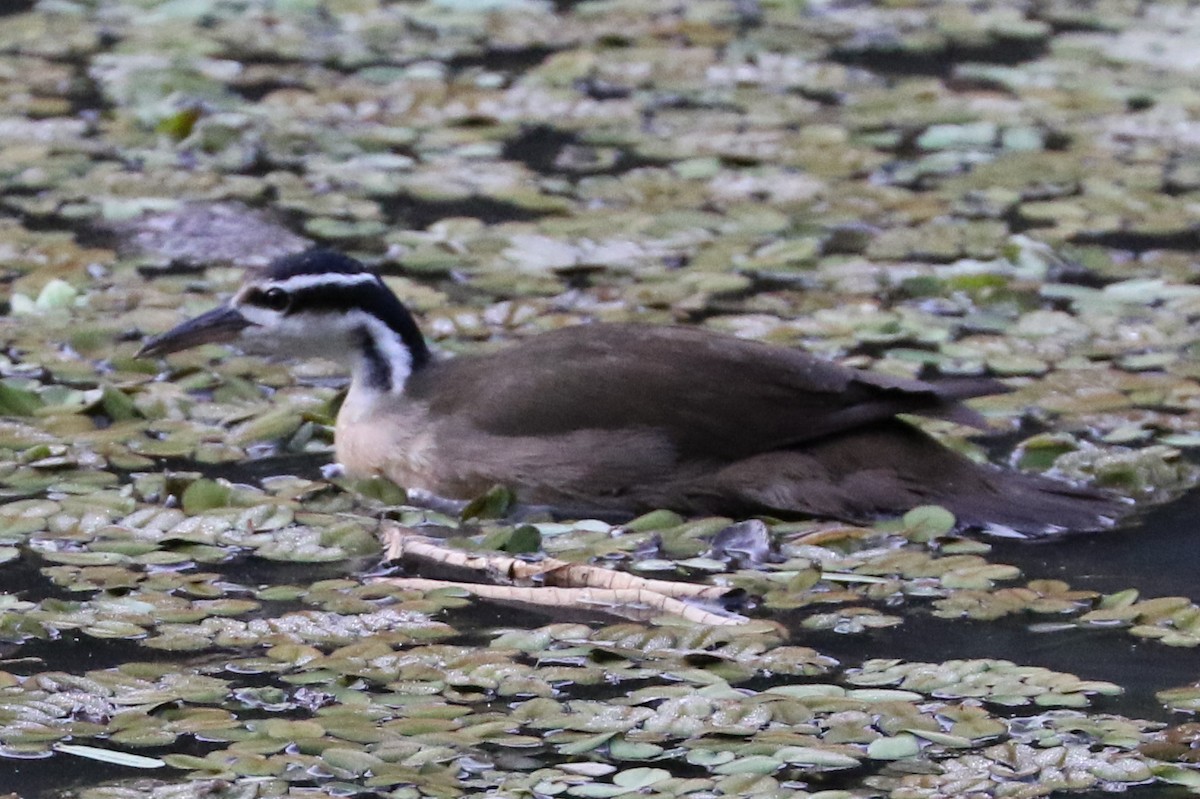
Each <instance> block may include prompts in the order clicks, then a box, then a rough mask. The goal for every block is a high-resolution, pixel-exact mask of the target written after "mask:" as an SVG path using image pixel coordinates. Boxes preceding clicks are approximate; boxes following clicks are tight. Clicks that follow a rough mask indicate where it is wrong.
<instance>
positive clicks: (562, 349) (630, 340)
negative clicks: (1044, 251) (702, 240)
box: [408, 324, 992, 460]
mask: <svg viewBox="0 0 1200 799" xmlns="http://www.w3.org/2000/svg"><path fill="white" fill-rule="evenodd" d="M991 388H992V386H991V385H990V384H989V385H988V386H987V387H986V388H979V387H971V388H963V387H959V388H957V389H955V390H954V391H952V392H949V393H947V392H944V391H942V390H940V389H939V388H938V387H937V386H936V385H934V384H930V383H925V382H922V381H916V380H905V379H901V378H892V377H889V376H886V375H879V374H875V373H868V372H861V371H858V370H854V369H850V368H847V367H843V366H839V365H837V364H834V363H831V362H829V361H825V360H822V359H819V358H816V357H813V356H811V355H808V354H806V353H804V352H801V351H799V350H792V349H788V348H784V347H776V346H769V345H765V344H761V343H757V342H751V341H744V340H740V339H736V338H732V337H728V336H721V335H717V334H713V333H708V332H705V331H702V330H696V329H689V328H669V327H649V326H639V325H608V324H606V325H587V326H580V327H572V328H566V329H563V330H559V331H555V332H553V333H546V334H542V335H540V336H536V337H534V338H532V339H530V340H528V341H525V342H522V343H520V344H517V345H514V346H512V347H509V348H507V349H503V350H500V351H499V352H497V353H494V354H490V355H485V356H478V357H464V358H456V359H451V360H449V361H446V362H443V363H440V364H437V365H435V366H433V367H431V368H430V369H428V370H425V372H424V374H423V375H422V373H418V374H417V375H414V379H413V380H412V381H411V382H410V386H409V389H408V390H409V392H410V393H411V394H413V395H415V396H416V397H417V398H423V399H425V400H426V401H428V402H429V403H430V405H431V410H432V411H433V413H435V414H447V415H451V414H452V415H455V416H457V417H460V418H463V419H464V420H467V419H469V420H470V422H471V423H472V424H473V425H474V426H475V427H477V428H478V429H480V430H483V431H486V432H489V433H492V434H495V435H502V436H542V435H555V434H560V433H566V432H570V431H575V430H583V429H601V430H616V429H623V428H647V429H650V430H653V431H654V432H655V433H657V434H659V435H662V436H665V437H666V438H667V439H668V440H669V441H670V442H671V443H672V445H673V446H674V447H675V449H676V451H677V452H678V453H679V455H680V456H681V457H684V458H715V459H718V460H731V459H736V458H739V457H744V456H746V455H750V454H753V453H756V452H764V451H768V450H772V449H778V448H781V447H787V446H793V445H796V444H800V443H803V442H806V441H812V440H815V439H818V438H821V437H824V436H827V435H830V434H833V433H838V432H843V431H846V430H851V429H854V428H856V427H859V426H862V425H867V424H870V423H872V422H875V421H878V420H880V419H886V418H889V417H891V416H894V415H895V414H897V413H932V414H935V415H947V416H951V417H954V416H955V415H956V413H958V412H961V413H968V412H967V411H966V410H965V409H963V408H962V407H961V406H958V405H957V403H956V400H957V399H958V398H960V397H964V396H973V395H975V394H980V393H988V391H989V390H990V389H991ZM955 409H958V411H956V410H955Z"/></svg>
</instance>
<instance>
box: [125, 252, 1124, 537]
mask: <svg viewBox="0 0 1200 799" xmlns="http://www.w3.org/2000/svg"><path fill="white" fill-rule="evenodd" d="M210 342H234V343H238V344H240V345H244V346H246V347H247V348H248V349H252V350H266V351H269V352H271V353H274V354H277V355H281V356H294V357H312V356H324V357H328V358H333V359H335V360H338V361H342V362H344V363H346V364H348V366H349V370H350V373H351V382H350V388H349V391H348V393H347V396H346V399H345V401H344V403H343V404H342V406H341V409H340V411H339V413H338V417H337V423H336V427H335V431H334V442H335V450H336V457H337V460H338V461H339V462H340V463H341V464H342V466H343V467H344V468H345V469H346V471H347V472H348V473H349V474H351V475H361V476H370V475H383V476H386V477H388V478H390V479H391V480H393V481H394V482H396V483H398V484H399V485H402V486H405V487H407V488H409V489H415V490H420V491H423V492H428V493H430V494H432V495H434V496H437V497H444V498H452V499H468V498H471V497H474V496H478V495H479V494H481V493H483V492H484V491H486V490H487V489H489V488H490V487H492V486H493V485H496V484H501V485H504V486H507V487H509V488H510V489H512V490H513V491H514V492H515V494H516V496H517V498H518V500H519V501H521V502H523V503H528V504H533V505H545V506H550V507H552V508H556V509H559V510H560V511H561V512H563V513H568V514H570V515H576V516H581V515H587V514H599V515H603V516H605V517H614V516H617V517H619V516H622V515H624V516H632V515H633V514H637V513H640V512H644V511H648V510H651V509H657V508H669V509H673V510H676V511H679V512H682V513H686V514H723V515H733V516H745V515H754V514H762V515H769V516H777V517H787V518H795V517H809V516H813V517H827V518H834V519H842V520H846V521H851V522H860V523H864V522H871V521H874V520H877V519H880V518H886V517H891V516H896V515H898V514H902V513H904V512H905V511H907V510H909V509H910V508H913V507H915V506H918V505H925V504H936V505H941V506H943V507H945V508H947V509H948V510H949V511H950V512H951V513H953V514H954V515H955V517H956V519H957V521H958V524H959V525H960V526H961V527H988V528H991V529H993V530H994V531H998V532H1009V533H1014V534H1020V535H1024V536H1041V535H1046V534H1051V533H1055V532H1059V531H1090V530H1096V529H1100V528H1103V527H1107V526H1109V525H1110V524H1112V523H1113V521H1114V520H1115V519H1116V518H1117V517H1119V516H1120V515H1121V514H1122V513H1123V512H1124V511H1125V506H1124V505H1123V503H1122V502H1121V501H1120V500H1118V499H1117V498H1114V497H1113V496H1111V495H1109V494H1107V493H1105V492H1102V491H1098V490H1096V489H1093V488H1089V487H1086V486H1076V485H1073V484H1070V483H1067V482H1063V481H1059V480H1055V479H1050V478H1047V477H1043V476H1040V475H1036V474H1026V473H1022V472H1017V471H1012V470H1006V469H1001V468H999V467H996V466H992V465H990V464H980V463H976V462H974V461H972V460H970V459H969V458H967V457H965V456H963V455H961V454H959V453H957V452H954V451H953V450H950V449H947V448H946V447H944V446H942V445H941V444H939V443H938V442H937V441H936V440H934V439H933V438H931V437H930V436H929V435H927V434H926V433H924V432H922V431H920V430H919V429H917V428H916V427H914V426H912V425H911V424H909V423H907V422H905V421H903V420H901V419H898V418H897V415H898V414H917V415H925V416H930V417H940V418H945V419H950V420H954V421H958V422H963V423H966V424H971V425H975V426H981V425H982V424H983V420H982V418H981V417H980V416H979V415H978V414H977V413H976V412H974V411H972V410H970V409H969V408H968V407H967V406H965V405H963V404H962V403H961V400H963V399H966V398H969V397H973V396H979V395H982V394H990V393H996V392H997V391H999V390H1004V387H1003V384H1001V383H999V382H998V381H994V380H990V379H986V378H985V379H973V378H971V379H958V380H947V381H936V382H930V381H923V380H916V379H905V378H899V377H893V376H888V375H884V374H879V373H875V372H870V371H863V370H857V369H852V368H849V367H846V366H842V365H839V364H836V363H833V362H830V361H827V360H823V359H820V358H818V357H815V356H813V355H810V354H807V353H805V352H802V351H799V350H796V349H791V348H786V347H780V346H773V345H768V344H765V343H761V342H755V341H748V340H743V339H738V338H733V337H730V336H725V335H720V334H717V333H712V332H707V331H704V330H700V329H696V328H689V327H669V326H649V325H637V324H607V323H597V324H585V325H578V326H572V327H565V328H562V329H559V330H555V331H553V332H547V333H542V334H540V335H536V336H533V337H531V338H529V339H527V340H524V341H521V342H519V343H516V344H514V345H512V346H509V347H507V348H504V349H501V350H499V351H497V352H493V353H488V354H481V355H464V356H459V357H454V358H438V357H435V356H434V355H433V353H432V352H431V351H430V349H429V347H428V346H427V344H426V341H425V339H424V337H423V336H422V334H421V332H420V329H419V328H418V325H417V322H416V320H415V319H414V318H413V315H412V314H411V313H410V312H409V310H408V309H407V308H406V307H405V306H404V304H403V303H401V301H400V300H399V299H398V298H397V297H396V295H395V294H394V293H393V292H392V291H391V290H390V289H389V288H388V287H387V285H386V284H385V283H384V282H383V281H382V280H381V279H380V278H379V277H378V275H376V274H375V273H374V272H372V271H370V270H368V269H367V268H365V267H364V266H363V265H362V264H361V263H360V262H358V261H356V260H354V259H352V258H350V257H348V256H345V255H342V254H339V253H336V252H332V251H329V250H310V251H308V252H305V253H301V254H297V255H288V256H285V257H282V258H279V259H278V260H276V261H274V262H273V263H271V264H270V265H269V266H268V267H267V268H265V269H263V270H259V271H248V273H247V277H246V279H245V280H244V282H243V284H242V286H241V287H240V288H239V289H238V290H237V292H236V293H235V294H234V295H233V296H232V297H231V298H230V299H229V300H228V301H227V302H226V303H225V304H223V305H221V306H219V307H218V308H215V309H214V310H212V311H209V312H208V313H205V314H202V315H201V316H199V317H196V318H194V319H191V320H190V321H186V322H184V323H182V324H180V325H179V326H178V327H175V328H174V329H172V330H170V331H168V332H166V333H163V334H161V335H158V336H155V337H153V338H150V339H148V340H147V341H146V342H145V345H144V346H143V348H142V350H141V352H140V353H139V354H140V355H143V356H161V355H166V354H169V353H172V352H176V351H179V350H183V349H186V348H189V347H193V346H196V345H198V344H202V343H210Z"/></svg>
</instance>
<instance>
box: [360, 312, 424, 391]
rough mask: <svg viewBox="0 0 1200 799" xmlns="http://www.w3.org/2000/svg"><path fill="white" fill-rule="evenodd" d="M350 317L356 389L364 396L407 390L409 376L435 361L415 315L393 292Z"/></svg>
mask: <svg viewBox="0 0 1200 799" xmlns="http://www.w3.org/2000/svg"><path fill="white" fill-rule="evenodd" d="M347 317H348V321H349V323H350V327H351V330H352V334H351V335H352V337H353V343H354V348H355V351H356V354H355V361H354V363H353V364H352V365H351V370H352V378H351V387H352V389H353V388H355V387H356V388H357V389H358V391H359V393H360V394H363V395H364V396H369V395H372V394H377V395H399V394H402V393H404V386H405V383H407V382H408V378H409V377H410V376H411V375H412V374H413V373H414V372H416V371H418V370H420V369H423V368H425V367H426V366H427V365H428V364H429V362H430V360H431V356H430V353H429V347H428V346H426V344H425V337H424V336H422V335H421V331H420V329H419V328H418V327H417V322H416V320H415V319H413V317H412V314H410V313H409V312H408V309H407V308H405V307H404V305H402V304H401V303H400V301H399V300H397V299H396V298H395V297H394V296H392V295H391V293H390V292H389V293H388V294H387V295H386V296H385V297H377V298H376V302H375V303H374V304H373V307H370V308H360V309H356V310H354V311H351V312H350V313H349V314H347Z"/></svg>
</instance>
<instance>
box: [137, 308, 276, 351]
mask: <svg viewBox="0 0 1200 799" xmlns="http://www.w3.org/2000/svg"><path fill="white" fill-rule="evenodd" d="M251 324H253V323H252V322H251V321H250V320H249V319H247V318H246V317H244V316H242V314H241V313H240V312H239V311H237V310H235V309H233V308H230V307H229V306H227V305H222V306H221V307H220V308H213V309H212V310H211V311H209V312H208V313H203V314H200V315H199V316H197V317H196V318H195V319H189V320H187V321H186V322H184V323H183V324H181V325H179V326H178V327H173V328H171V329H170V330H168V331H167V332H166V333H161V334H159V335H157V336H153V337H151V338H149V339H147V340H146V343H145V344H143V345H142V348H141V349H140V350H138V352H137V357H138V358H154V357H157V356H160V355H169V354H170V353H172V352H179V351H180V350H186V349H190V348H192V347H197V346H199V345H201V344H219V343H221V342H225V341H232V340H233V339H235V338H236V337H237V334H238V333H240V332H242V330H244V329H245V328H247V327H249V326H250V325H251Z"/></svg>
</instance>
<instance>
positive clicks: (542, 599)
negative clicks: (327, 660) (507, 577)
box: [376, 577, 750, 626]
mask: <svg viewBox="0 0 1200 799" xmlns="http://www.w3.org/2000/svg"><path fill="white" fill-rule="evenodd" d="M376 582H383V583H387V584H388V585H394V586H396V587H397V588H406V589H411V590H414V591H436V590H438V589H440V588H459V589H462V590H463V591H466V592H467V593H469V594H473V595H474V596H477V597H481V598H483V599H492V600H499V601H505V602H523V603H525V604H527V605H541V606H543V607H559V608H561V607H576V608H578V607H583V608H588V609H590V610H605V611H610V612H612V611H615V610H617V609H620V608H623V607H626V608H627V607H642V608H647V609H649V610H656V611H658V612H660V613H666V614H670V615H672V616H679V617H681V618H684V619H687V620H688V621H692V622H696V623H697V624H709V625H713V626H732V625H739V624H745V623H747V622H748V621H750V620H749V619H748V618H746V617H745V616H739V615H736V614H728V615H723V614H720V613H713V612H712V611H711V610H705V609H704V608H701V607H697V606H696V605H689V604H687V603H686V602H681V601H680V600H678V599H675V598H673V597H669V596H663V595H662V594H659V593H655V592H654V591H646V590H643V589H639V588H615V589H614V588H556V587H549V588H532V587H527V586H519V585H485V584H483V583H460V582H450V581H447V580H426V579H424V578H421V577H380V578H379V579H378V580H377V581H376Z"/></svg>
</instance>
